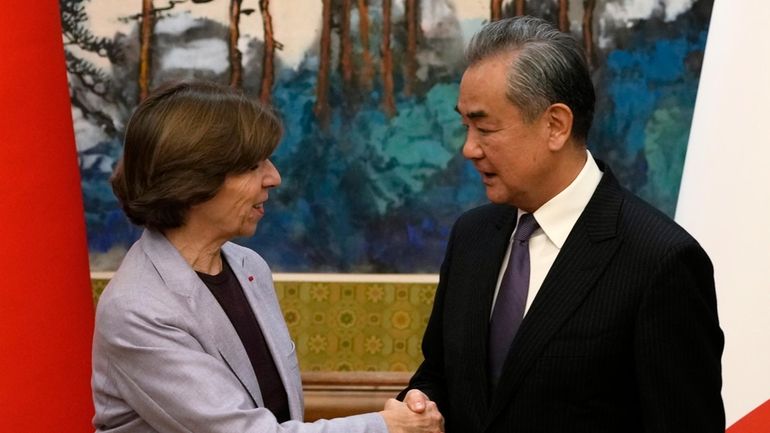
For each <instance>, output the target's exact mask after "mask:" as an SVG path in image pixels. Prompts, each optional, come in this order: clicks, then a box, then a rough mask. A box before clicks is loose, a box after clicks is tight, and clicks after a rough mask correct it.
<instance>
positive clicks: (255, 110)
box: [111, 82, 282, 231]
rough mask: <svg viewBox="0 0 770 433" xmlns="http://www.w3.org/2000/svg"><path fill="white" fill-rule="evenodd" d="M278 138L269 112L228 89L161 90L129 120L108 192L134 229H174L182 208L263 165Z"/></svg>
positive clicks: (194, 85)
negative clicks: (228, 178) (233, 176)
mask: <svg viewBox="0 0 770 433" xmlns="http://www.w3.org/2000/svg"><path fill="white" fill-rule="evenodd" d="M281 134H282V126H281V122H280V120H279V119H278V116H277V115H276V114H275V113H274V112H273V111H272V109H270V108H269V107H268V106H265V105H262V104H260V103H259V102H256V101H252V100H250V99H248V98H246V96H244V95H243V94H242V93H240V92H237V91H235V90H233V89H231V88H229V87H225V86H221V85H218V84H213V83H207V82H184V83H178V84H173V85H170V86H166V87H164V88H161V89H159V90H158V91H156V92H154V93H153V94H151V95H150V96H149V97H147V98H146V99H145V100H144V101H142V103H141V104H139V106H138V107H137V109H136V111H135V112H134V114H133V115H132V116H131V119H130V120H129V122H128V125H127V126H126V137H125V140H124V147H123V157H122V158H121V160H120V162H119V163H118V165H117V167H116V168H115V172H114V173H113V175H112V179H111V181H112V190H113V192H114V193H115V195H116V196H117V197H118V199H119V200H120V203H121V206H122V207H123V211H124V212H125V213H126V215H127V216H128V218H129V219H130V220H131V221H132V222H133V223H134V224H137V225H140V226H145V227H147V228H150V229H153V230H159V231H163V230H166V229H170V228H176V227H180V226H182V225H183V224H184V222H185V216H186V214H187V211H188V210H189V209H190V207H191V206H193V205H196V204H198V203H203V202H205V201H207V200H209V199H210V198H212V197H213V196H214V195H215V194H216V193H217V191H218V190H219V188H220V187H221V186H222V184H223V183H224V181H225V177H226V176H227V175H228V174H237V173H242V172H245V171H247V170H250V169H252V168H254V167H255V166H256V165H257V164H258V163H259V162H260V161H263V160H265V159H267V158H268V157H269V156H270V155H271V154H272V153H273V150H275V147H276V146H277V145H278V142H279V140H280V138H281Z"/></svg>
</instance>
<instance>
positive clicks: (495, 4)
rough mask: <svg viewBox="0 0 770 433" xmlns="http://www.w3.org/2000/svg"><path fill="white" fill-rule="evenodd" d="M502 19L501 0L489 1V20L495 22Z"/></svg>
mask: <svg viewBox="0 0 770 433" xmlns="http://www.w3.org/2000/svg"><path fill="white" fill-rule="evenodd" d="M502 17H503V0H490V2H489V20H490V21H497V20H499V19H500V18H502Z"/></svg>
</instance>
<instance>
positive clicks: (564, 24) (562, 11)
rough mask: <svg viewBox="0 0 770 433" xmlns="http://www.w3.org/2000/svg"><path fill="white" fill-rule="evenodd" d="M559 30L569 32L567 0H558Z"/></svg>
mask: <svg viewBox="0 0 770 433" xmlns="http://www.w3.org/2000/svg"><path fill="white" fill-rule="evenodd" d="M559 30H561V31H563V32H569V0H559Z"/></svg>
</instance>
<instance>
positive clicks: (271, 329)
mask: <svg viewBox="0 0 770 433" xmlns="http://www.w3.org/2000/svg"><path fill="white" fill-rule="evenodd" d="M223 251H224V253H225V256H226V257H227V258H228V260H229V262H230V264H231V267H232V269H233V272H234V273H235V275H236V276H237V277H238V282H239V283H240V284H241V287H243V291H244V293H245V295H246V298H247V299H248V301H249V305H250V306H251V309H252V311H254V316H255V317H256V318H257V322H258V323H259V327H260V328H261V329H262V334H263V335H264V337H265V342H266V343H267V347H268V349H269V350H270V354H271V355H272V357H273V361H274V362H275V367H276V369H277V370H278V375H279V376H280V377H281V381H282V382H283V386H284V389H285V390H286V397H287V399H288V401H289V412H290V415H291V417H292V419H302V417H303V416H304V414H303V412H304V408H303V407H302V384H301V383H296V380H295V379H296V377H297V374H296V372H294V371H292V370H293V369H292V366H291V365H288V363H287V360H288V355H289V353H288V352H287V350H286V345H283V346H282V345H281V343H280V342H281V340H286V339H287V338H288V339H289V341H288V343H290V344H293V343H292V342H291V340H290V337H288V336H287V335H286V334H285V333H283V332H282V331H283V330H284V329H285V328H284V323H285V321H284V318H283V312H282V311H281V307H280V305H279V304H278V303H277V302H276V297H275V288H274V287H273V284H272V281H273V279H272V275H271V274H270V273H269V272H268V273H267V274H265V273H260V274H249V271H248V270H247V269H246V259H245V257H244V256H242V255H241V254H239V253H238V252H237V250H235V249H231V248H223ZM250 278H251V279H250Z"/></svg>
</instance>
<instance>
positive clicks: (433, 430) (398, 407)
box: [380, 398, 444, 433]
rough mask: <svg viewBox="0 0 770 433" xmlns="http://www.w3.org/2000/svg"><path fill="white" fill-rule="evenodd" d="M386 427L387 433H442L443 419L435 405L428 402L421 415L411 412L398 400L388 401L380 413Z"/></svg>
mask: <svg viewBox="0 0 770 433" xmlns="http://www.w3.org/2000/svg"><path fill="white" fill-rule="evenodd" d="M380 415H382V417H383V418H384V419H385V424H386V425H387V426H388V432H389V433H443V431H444V417H443V416H442V415H441V412H439V410H438V407H437V406H436V403H434V402H432V401H428V402H426V404H425V410H424V411H422V412H421V413H416V412H412V411H411V410H410V409H409V407H408V406H407V405H406V404H405V403H402V402H400V401H398V400H395V399H392V398H391V399H389V400H388V401H387V402H386V403H385V410H383V411H381V412H380Z"/></svg>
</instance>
